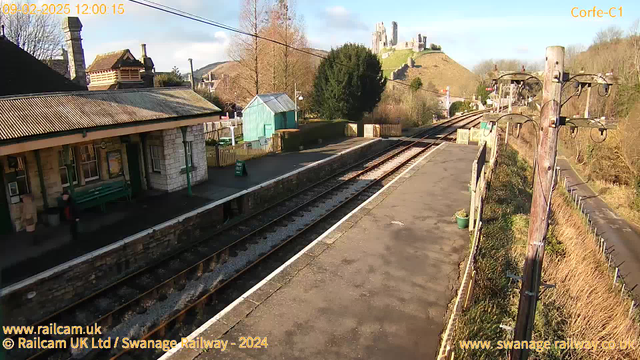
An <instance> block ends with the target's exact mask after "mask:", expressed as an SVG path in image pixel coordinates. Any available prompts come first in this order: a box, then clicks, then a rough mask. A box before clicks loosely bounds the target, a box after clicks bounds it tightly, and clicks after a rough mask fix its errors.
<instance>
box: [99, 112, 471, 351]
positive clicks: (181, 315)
mask: <svg viewBox="0 0 640 360" xmlns="http://www.w3.org/2000/svg"><path fill="white" fill-rule="evenodd" d="M474 116H477V114H471V115H470V116H468V117H470V118H471V120H470V121H468V122H466V123H465V125H469V124H471V123H474V122H477V121H478V119H479V118H478V117H474ZM465 119H466V117H465ZM449 125H450V124H449ZM456 130H457V129H456V128H454V129H452V130H450V131H448V132H446V133H445V134H444V136H442V137H441V139H440V140H437V141H434V142H431V143H427V144H426V146H424V147H423V148H421V149H420V150H419V151H417V152H416V153H414V154H412V155H411V156H410V157H409V158H407V159H405V160H402V162H401V163H400V164H398V165H396V166H394V167H393V168H392V169H391V170H388V171H386V172H385V173H384V174H382V175H381V176H379V177H377V178H376V179H375V180H374V181H371V182H370V183H369V184H367V185H365V186H364V187H363V188H362V189H359V190H357V191H356V192H354V193H351V194H350V195H349V196H348V198H346V199H345V200H343V201H342V202H341V203H339V204H338V205H337V206H336V207H334V208H333V209H331V210H329V212H327V213H326V214H324V215H322V216H320V217H319V218H317V219H315V220H313V221H312V222H311V223H309V224H307V225H305V226H304V227H303V228H302V229H299V230H298V231H296V233H295V234H293V235H291V236H289V237H288V238H287V239H286V240H284V241H282V242H281V243H279V244H278V245H277V246H275V247H274V248H272V249H271V250H269V251H268V252H267V253H265V254H264V255H262V256H260V257H259V258H258V259H257V260H254V261H252V262H251V264H249V265H247V266H245V267H244V268H243V269H242V270H241V271H239V272H237V273H235V274H234V275H232V276H231V277H230V278H228V279H226V280H224V281H223V282H222V283H220V284H218V285H216V286H215V287H214V288H213V289H211V291H210V292H208V293H207V294H205V295H203V296H201V297H199V299H198V300H197V301H195V302H193V303H191V304H189V305H188V306H186V307H185V308H184V309H182V310H181V311H180V312H178V313H177V314H175V315H173V316H172V317H170V318H169V319H168V320H164V321H162V323H161V324H159V325H157V326H156V327H155V328H154V329H153V330H151V331H149V332H147V333H146V334H145V335H143V336H142V338H141V339H142V340H147V339H153V338H154V337H158V336H162V335H164V334H165V332H166V328H167V327H168V326H169V325H172V324H173V325H176V324H179V323H180V322H182V321H183V320H184V319H185V317H186V314H187V312H189V311H190V310H192V309H195V310H197V309H201V308H202V307H203V306H205V304H206V303H207V302H208V301H210V299H211V298H212V297H215V293H216V292H217V291H218V290H219V289H221V288H222V287H224V286H225V285H227V284H229V283H230V282H232V281H233V280H234V279H235V278H237V277H238V276H240V275H241V274H243V273H245V272H246V271H247V270H249V269H250V268H252V267H253V266H255V265H257V264H258V263H260V262H261V261H262V260H263V259H265V258H267V257H268V256H269V255H271V254H272V253H274V252H275V251H277V250H278V249H279V248H281V247H282V246H284V245H285V244H287V243H289V242H291V241H292V240H293V239H295V238H297V237H298V236H300V235H301V234H302V233H304V232H306V231H307V230H308V229H310V228H312V227H313V226H314V225H315V224H317V223H318V222H320V221H322V220H323V219H325V218H326V217H328V216H329V215H331V214H333V213H334V212H335V211H336V210H338V209H340V208H342V207H343V206H345V205H346V204H347V203H349V202H350V201H351V200H353V199H355V198H357V197H358V196H359V195H360V194H362V193H364V192H365V191H367V190H368V189H370V188H371V187H372V186H373V185H375V184H378V183H380V182H381V181H383V180H384V179H386V178H387V177H389V176H391V175H393V174H395V173H397V172H398V170H399V169H402V168H403V167H404V166H407V165H408V164H411V161H413V160H414V159H416V158H418V157H419V156H420V155H421V154H423V153H424V152H426V151H427V150H428V149H430V148H431V147H433V146H434V145H437V144H439V143H440V142H444V141H445V140H444V139H446V138H447V137H448V136H450V135H452V134H453V133H455V132H456ZM430 135H432V134H428V135H425V136H424V137H423V138H421V139H419V140H416V141H414V142H412V143H411V144H410V145H408V146H406V147H404V148H403V149H402V151H400V152H397V153H395V154H393V155H391V156H388V157H386V158H385V159H384V160H383V161H380V162H378V163H377V164H376V165H375V166H372V167H370V168H374V167H376V168H377V167H379V166H380V165H382V164H385V163H387V161H388V160H391V159H392V158H395V157H397V155H398V154H401V153H403V152H404V150H408V149H410V148H413V147H414V146H415V145H423V144H424V142H423V141H422V140H423V139H425V138H427V137H429V136H430ZM370 168H367V169H370ZM367 169H365V170H367ZM367 171H368V170H367ZM359 174H360V173H359ZM358 176H359V175H356V176H353V177H351V179H356V178H357V177H358ZM341 184H343V183H341ZM338 186H340V185H338ZM336 187H337V186H336ZM334 189H335V187H334V188H331V189H329V190H326V191H325V192H323V193H322V194H320V195H318V196H316V197H314V198H313V199H311V200H309V201H307V202H306V203H304V204H302V205H300V206H298V207H296V209H294V210H292V211H291V212H290V213H293V211H296V210H298V209H301V208H303V207H305V206H306V205H307V204H309V203H311V202H312V201H315V200H317V199H319V198H321V197H322V196H323V195H324V194H326V193H329V192H331V191H334ZM290 213H287V214H285V215H283V216H282V217H280V218H278V219H277V220H275V221H274V222H276V221H279V220H281V219H282V218H283V217H284V216H286V215H288V214H290ZM266 226H267V225H266ZM266 226H265V227H266ZM263 228H264V227H263ZM263 228H261V229H259V230H262V229H263ZM259 230H256V231H255V232H257V231H259ZM252 234H253V232H252ZM249 236H250V235H247V236H246V237H244V238H248V237H249ZM240 240H242V239H240ZM240 240H238V242H239V241H240ZM226 249H228V248H226ZM227 254H228V253H227ZM131 350H135V349H124V350H123V351H122V352H120V353H118V354H117V355H115V356H113V357H111V358H110V359H111V360H115V359H118V358H120V357H122V356H123V355H125V354H127V353H128V352H130V351H131Z"/></svg>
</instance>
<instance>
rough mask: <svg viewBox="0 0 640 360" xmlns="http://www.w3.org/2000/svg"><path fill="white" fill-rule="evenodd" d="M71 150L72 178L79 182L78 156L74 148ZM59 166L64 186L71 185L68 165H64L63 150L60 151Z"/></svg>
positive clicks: (74, 181) (75, 182) (61, 181)
mask: <svg viewBox="0 0 640 360" xmlns="http://www.w3.org/2000/svg"><path fill="white" fill-rule="evenodd" d="M70 151H71V165H72V166H71V178H72V179H73V183H74V184H77V183H78V168H77V167H76V156H75V154H74V153H73V148H71V149H70ZM58 166H59V167H60V183H61V184H62V187H66V186H69V176H68V174H67V167H66V166H65V165H64V162H63V161H62V150H59V151H58Z"/></svg>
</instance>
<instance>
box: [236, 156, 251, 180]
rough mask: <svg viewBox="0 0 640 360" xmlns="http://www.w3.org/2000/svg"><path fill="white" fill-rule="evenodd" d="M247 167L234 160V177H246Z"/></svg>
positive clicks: (241, 162)
mask: <svg viewBox="0 0 640 360" xmlns="http://www.w3.org/2000/svg"><path fill="white" fill-rule="evenodd" d="M247 175H249V174H248V173H247V165H246V164H245V163H244V161H242V160H236V176H247Z"/></svg>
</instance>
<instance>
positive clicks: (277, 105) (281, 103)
mask: <svg viewBox="0 0 640 360" xmlns="http://www.w3.org/2000/svg"><path fill="white" fill-rule="evenodd" d="M256 99H260V100H261V101H262V102H263V103H264V104H265V105H266V106H267V107H268V108H269V110H271V111H272V112H273V113H274V114H279V113H283V112H288V111H294V110H295V109H296V105H295V103H294V102H293V100H291V98H290V97H289V95H287V94H285V93H273V94H258V95H256V96H255V97H254V98H253V100H251V101H249V103H248V104H247V106H246V107H245V110H246V109H248V108H250V107H251V106H255V105H256V104H254V101H255V100H256Z"/></svg>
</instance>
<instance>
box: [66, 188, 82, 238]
mask: <svg viewBox="0 0 640 360" xmlns="http://www.w3.org/2000/svg"><path fill="white" fill-rule="evenodd" d="M62 201H63V202H64V205H63V207H62V214H63V216H64V219H65V221H66V222H67V223H68V224H69V227H70V230H71V241H72V242H74V243H77V241H78V222H80V218H79V214H78V207H77V206H76V202H75V200H74V199H73V197H71V194H69V191H68V190H65V191H64V192H63V193H62Z"/></svg>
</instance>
